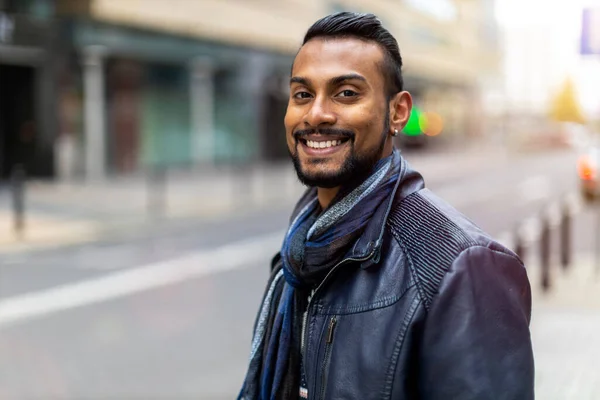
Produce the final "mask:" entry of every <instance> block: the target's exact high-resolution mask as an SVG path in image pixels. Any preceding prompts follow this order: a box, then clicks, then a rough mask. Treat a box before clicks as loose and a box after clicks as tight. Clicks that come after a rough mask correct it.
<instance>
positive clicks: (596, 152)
mask: <svg viewBox="0 0 600 400" xmlns="http://www.w3.org/2000/svg"><path fill="white" fill-rule="evenodd" d="M598 165H600V147H599V146H590V147H589V148H588V149H587V150H586V151H585V153H584V154H582V155H581V156H579V159H578V160H577V173H578V175H579V186H580V189H581V195H582V196H583V198H584V199H585V200H588V201H592V200H594V199H596V198H598V197H600V180H599V178H600V177H599V176H598V172H599V171H598Z"/></svg>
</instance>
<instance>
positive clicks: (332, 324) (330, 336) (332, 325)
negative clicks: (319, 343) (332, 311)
mask: <svg viewBox="0 0 600 400" xmlns="http://www.w3.org/2000/svg"><path fill="white" fill-rule="evenodd" d="M336 323H337V319H336V318H335V317H331V320H330V321H329V330H328V331H327V344H330V343H331V342H333V331H334V329H335V324H336Z"/></svg>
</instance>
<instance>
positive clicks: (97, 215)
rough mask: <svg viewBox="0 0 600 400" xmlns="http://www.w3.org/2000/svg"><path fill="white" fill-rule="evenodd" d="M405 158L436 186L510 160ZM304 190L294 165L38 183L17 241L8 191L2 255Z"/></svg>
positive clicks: (468, 149)
mask: <svg viewBox="0 0 600 400" xmlns="http://www.w3.org/2000/svg"><path fill="white" fill-rule="evenodd" d="M403 154H404V156H405V158H406V159H407V160H408V161H409V162H410V163H411V164H412V165H413V166H414V167H415V168H417V169H418V170H419V171H420V172H422V173H423V175H424V176H425V177H427V182H429V183H430V182H432V181H435V180H439V179H445V180H447V179H453V178H457V177H460V176H461V175H462V174H463V173H464V171H465V170H466V169H468V168H478V169H482V168H485V166H486V165H492V164H493V161H494V160H496V161H499V160H502V159H504V158H506V157H508V156H509V155H508V153H507V152H506V151H503V150H502V149H498V148H497V145H494V144H491V143H478V142H475V143H471V144H468V145H467V144H465V145H464V146H461V147H455V146H453V147H451V148H448V149H445V150H444V149H442V150H440V149H432V151H429V149H425V150H424V151H418V152H412V151H405V152H403ZM448 165H452V166H453V168H452V169H451V170H450V171H449V168H448ZM303 190H304V187H303V186H302V185H300V183H299V182H298V181H297V178H296V174H295V172H294V171H293V167H292V165H291V163H289V162H285V163H280V164H261V165H251V166H246V167H243V166H242V167H237V168H233V167H223V168H213V169H211V170H200V169H195V170H193V169H192V170H187V171H183V170H171V171H169V172H168V173H167V175H166V178H165V180H164V182H161V181H160V180H154V181H151V180H150V179H149V176H147V175H141V174H140V175H138V176H134V177H126V178H112V179H109V180H105V181H102V182H94V183H83V182H80V183H61V182H51V183H48V182H36V181H34V182H28V184H27V188H26V194H25V197H26V206H25V208H26V232H25V234H24V235H23V236H22V237H17V236H16V235H15V234H14V233H13V231H12V226H13V213H12V204H11V194H10V191H9V189H8V188H7V187H0V254H1V253H5V252H15V251H28V250H33V249H40V248H46V247H56V246H62V245H69V244H76V243H82V242H90V241H94V240H98V239H100V238H102V237H106V236H107V235H112V234H114V233H115V232H127V231H136V230H140V229H148V228H150V227H152V228H154V227H157V226H160V224H161V223H165V222H168V221H174V220H185V219H194V220H198V221H203V220H215V219H216V220H218V219H220V218H224V217H225V216H227V215H231V214H237V213H241V212H253V211H255V210H257V209H267V208H269V207H272V206H274V205H278V206H282V207H288V208H290V207H292V206H293V204H294V203H295V202H296V200H297V199H298V197H299V196H300V195H301V193H302V192H303Z"/></svg>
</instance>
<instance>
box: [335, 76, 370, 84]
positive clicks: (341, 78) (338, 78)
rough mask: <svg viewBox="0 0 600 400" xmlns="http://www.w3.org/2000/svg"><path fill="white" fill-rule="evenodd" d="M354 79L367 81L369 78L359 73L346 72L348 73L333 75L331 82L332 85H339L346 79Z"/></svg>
mask: <svg viewBox="0 0 600 400" xmlns="http://www.w3.org/2000/svg"><path fill="white" fill-rule="evenodd" d="M353 80H358V81H362V82H366V81H367V79H366V78H365V77H364V76H362V75H359V74H346V75H340V76H336V77H333V78H331V79H330V80H329V83H330V84H331V85H339V84H340V83H344V82H346V81H353Z"/></svg>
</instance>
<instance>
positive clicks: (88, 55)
mask: <svg viewBox="0 0 600 400" xmlns="http://www.w3.org/2000/svg"><path fill="white" fill-rule="evenodd" d="M105 54H106V50H105V48H104V47H102V46H89V47H86V48H85V50H84V52H83V66H84V68H83V92H84V95H83V97H84V132H85V137H84V143H85V176H86V179H88V180H98V179H102V178H104V177H105V176H106V129H105V126H104V125H105V124H104V117H105V115H106V104H105V101H104V68H103V66H104V56H105Z"/></svg>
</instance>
